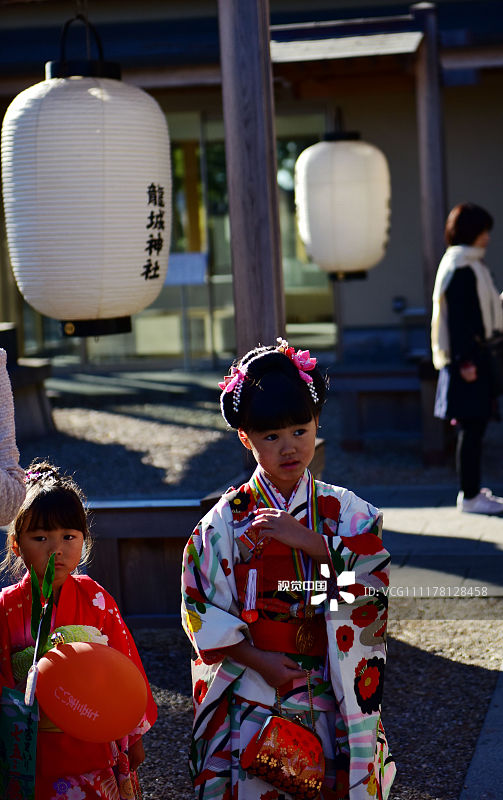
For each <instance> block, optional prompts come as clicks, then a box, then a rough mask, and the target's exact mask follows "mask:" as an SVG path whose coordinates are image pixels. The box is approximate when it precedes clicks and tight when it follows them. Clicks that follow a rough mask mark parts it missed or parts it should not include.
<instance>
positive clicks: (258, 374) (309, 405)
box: [220, 347, 327, 431]
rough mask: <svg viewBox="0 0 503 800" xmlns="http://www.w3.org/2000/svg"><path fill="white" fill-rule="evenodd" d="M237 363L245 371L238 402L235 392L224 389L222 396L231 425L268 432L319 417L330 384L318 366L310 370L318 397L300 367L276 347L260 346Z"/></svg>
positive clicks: (226, 418) (223, 409)
mask: <svg viewBox="0 0 503 800" xmlns="http://www.w3.org/2000/svg"><path fill="white" fill-rule="evenodd" d="M235 366H236V367H237V368H238V369H240V370H241V371H242V372H244V373H245V378H244V380H243V382H242V385H241V392H240V394H239V402H238V403H237V404H236V402H235V393H234V391H230V392H225V391H223V392H222V394H221V397H220V407H221V409H222V414H223V417H224V419H225V421H226V422H227V423H228V425H230V426H231V428H242V429H243V430H244V431H265V430H272V429H275V428H285V427H287V426H288V425H305V424H307V423H308V422H309V421H310V420H311V419H312V418H313V417H315V416H319V414H320V412H321V409H322V406H323V403H324V402H325V396H326V388H327V387H326V382H325V379H324V378H323V376H322V375H321V373H320V371H319V369H318V367H315V368H314V369H312V370H309V372H308V373H307V374H309V375H310V376H311V378H312V379H313V384H312V385H313V386H314V389H315V392H316V395H317V398H318V399H317V400H315V399H314V397H313V395H312V394H311V391H310V390H309V388H308V384H307V383H306V381H305V380H303V378H302V377H301V375H300V372H299V369H298V368H297V366H296V365H295V364H294V363H293V361H292V360H291V358H289V357H288V356H287V355H285V354H284V353H283V352H281V351H279V350H278V349H277V348H276V347H257V348H255V349H254V350H251V351H250V352H249V353H247V354H246V355H245V356H243V358H242V359H241V360H240V361H238V362H237V363H236V364H235ZM236 406H237V407H236Z"/></svg>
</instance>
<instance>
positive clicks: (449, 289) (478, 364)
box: [431, 203, 503, 514]
mask: <svg viewBox="0 0 503 800" xmlns="http://www.w3.org/2000/svg"><path fill="white" fill-rule="evenodd" d="M492 226H493V219H492V217H491V215H490V214H489V213H488V212H487V211H486V210H485V209H483V208H481V207H480V206H476V205H475V204H473V203H461V204H460V205H457V206H455V208H453V209H452V211H451V212H450V214H449V216H448V217H447V222H446V225H445V240H446V244H447V249H446V251H445V254H444V256H443V258H442V260H441V262H440V265H439V267H438V272H437V277H436V280H435V288H434V291H433V316H432V324H431V345H432V354H433V364H434V366H435V367H436V368H437V369H438V370H439V371H440V374H439V378H438V386H437V396H436V401H435V416H437V417H440V418H442V419H448V420H450V421H451V423H453V424H456V426H457V449H456V467H457V473H458V478H459V494H458V499H457V506H458V508H459V510H460V511H464V512H469V513H475V514H503V499H502V498H501V497H495V496H494V495H493V494H492V493H491V492H490V491H489V489H483V488H481V485H480V465H481V456H482V441H483V437H484V433H485V430H486V427H487V424H488V422H489V420H490V419H491V418H493V419H499V414H498V409H497V398H496V391H495V387H494V384H493V380H492V376H491V368H490V364H489V356H488V353H487V349H486V348H485V347H484V341H485V340H486V339H488V338H490V337H491V336H492V335H493V333H495V332H500V331H503V311H502V306H501V298H500V296H499V294H498V290H497V289H496V287H495V285H494V281H493V279H492V276H491V273H490V272H489V269H488V268H487V266H486V265H485V263H484V256H485V250H486V247H487V245H488V243H489V238H490V231H491V229H492Z"/></svg>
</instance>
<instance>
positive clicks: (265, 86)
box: [218, 0, 285, 355]
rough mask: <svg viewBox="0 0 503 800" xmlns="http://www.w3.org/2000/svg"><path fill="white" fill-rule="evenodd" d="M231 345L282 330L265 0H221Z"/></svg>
mask: <svg viewBox="0 0 503 800" xmlns="http://www.w3.org/2000/svg"><path fill="white" fill-rule="evenodd" d="M218 16H219V29H220V62H221V66H222V92H223V108H224V128H225V152H226V162H227V187H228V193H229V216H230V228H231V258H232V272H233V284H234V304H235V324H236V347H237V353H238V355H243V354H244V353H245V352H246V351H247V350H249V349H250V348H252V347H255V346H256V345H257V344H259V343H261V344H274V343H275V340H276V337H277V336H283V335H284V333H285V310H284V292H283V273H282V262H281V241H280V229H279V212H278V190H277V178H276V136H275V130H274V99H273V92H272V70H271V59H270V51H269V0H254V1H253V2H243V0H218Z"/></svg>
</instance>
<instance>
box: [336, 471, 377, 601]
mask: <svg viewBox="0 0 503 800" xmlns="http://www.w3.org/2000/svg"><path fill="white" fill-rule="evenodd" d="M325 487H326V489H328V488H329V487H327V485H326V484H325ZM332 488H333V490H334V493H333V494H326V495H325V496H323V494H322V498H321V503H322V506H323V504H324V505H325V506H326V507H328V509H330V510H331V515H332V518H333V519H327V520H325V522H324V525H323V531H322V532H321V533H322V536H323V539H324V542H325V548H326V551H327V564H328V574H326V577H330V578H332V579H333V580H336V581H337V582H338V584H339V585H340V586H341V587H343V586H350V584H348V583H344V580H345V578H341V577H340V576H341V575H342V572H355V580H356V584H357V585H356V586H354V587H352V589H353V588H355V589H360V590H361V592H358V594H359V593H363V590H364V587H365V586H372V589H369V590H367V591H368V592H370V593H375V592H376V591H378V590H379V589H380V588H382V587H383V586H388V585H389V561H390V559H389V554H388V553H387V551H386V550H385V548H384V546H383V543H382V525H383V515H382V511H380V510H379V509H378V508H376V507H375V506H373V505H372V504H371V503H368V502H367V501H365V500H362V499H361V498H360V497H358V496H357V495H355V494H354V492H351V491H349V490H348V489H339V488H338V487H332ZM325 569H326V568H325Z"/></svg>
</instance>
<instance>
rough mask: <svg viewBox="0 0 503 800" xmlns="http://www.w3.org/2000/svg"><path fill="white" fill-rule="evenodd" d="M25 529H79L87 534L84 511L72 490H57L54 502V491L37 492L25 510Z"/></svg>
mask: <svg viewBox="0 0 503 800" xmlns="http://www.w3.org/2000/svg"><path fill="white" fill-rule="evenodd" d="M26 517H27V519H28V524H27V526H26V528H25V530H27V531H35V530H39V529H40V530H44V531H52V530H55V529H56V528H63V529H66V530H75V531H81V532H82V533H83V534H84V537H86V536H87V523H86V517H85V511H84V509H83V507H82V504H81V502H80V500H79V499H78V498H77V497H76V496H75V495H74V494H73V492H58V498H57V501H56V502H55V497H54V492H51V493H47V494H39V495H38V496H37V497H35V498H34V500H33V502H32V504H31V505H30V507H29V508H28V509H27V510H26Z"/></svg>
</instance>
